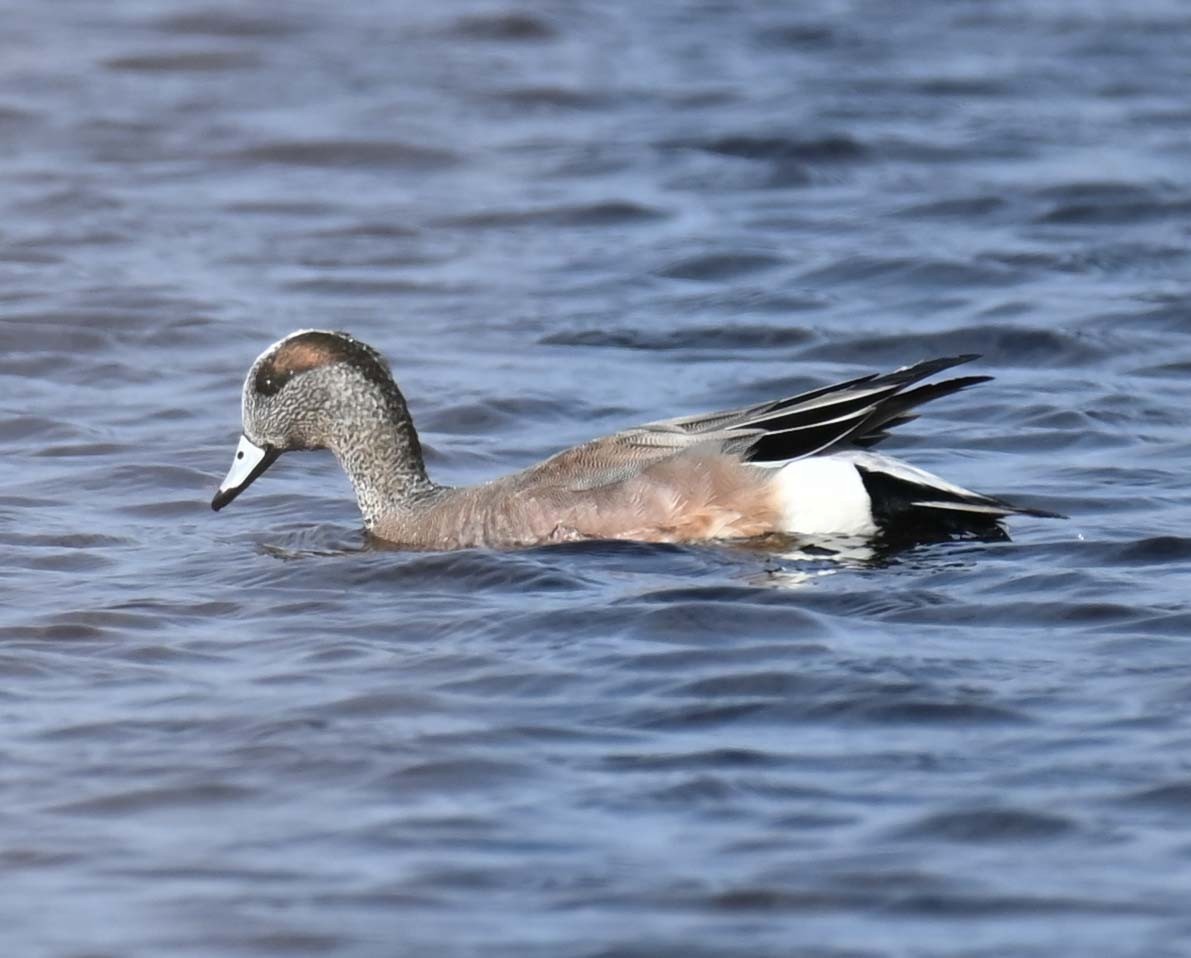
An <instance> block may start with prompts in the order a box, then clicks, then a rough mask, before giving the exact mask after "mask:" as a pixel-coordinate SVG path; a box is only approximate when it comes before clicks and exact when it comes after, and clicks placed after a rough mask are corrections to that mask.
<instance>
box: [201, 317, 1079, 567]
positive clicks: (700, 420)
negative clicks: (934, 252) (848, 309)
mask: <svg viewBox="0 0 1191 958" xmlns="http://www.w3.org/2000/svg"><path fill="white" fill-rule="evenodd" d="M975 358H976V357H975V356H954V357H950V358H946V359H932V360H927V361H925V362H919V363H915V364H914V365H912V366H905V367H903V368H901V369H897V370H894V371H893V372H891V373H886V374H884V375H877V374H875V373H874V374H870V375H868V376H861V377H860V378H858V379H851V380H849V381H847V382H843V383H839V384H837V385H834V386H826V387H824V388H822V389H815V390H812V391H811V392H806V393H802V394H801V395H798V396H793V397H791V398H789V399H778V400H774V401H771V402H765V403H761V404H760V405H757V406H750V407H748V408H746V409H734V410H729V411H725V412H717V413H711V414H708V415H701V416H688V417H685V418H681V419H668V420H665V421H662V422H654V423H649V424H647V425H644V426H637V427H635V428H632V429H626V430H625V431H624V432H618V433H616V434H614V435H611V436H605V437H603V438H601V439H594V440H592V441H591V442H587V443H584V444H583V445H580V446H576V447H574V448H572V449H567V450H564V451H562V452H560V453H558V454H557V455H554V456H552V457H551V458H549V459H547V460H545V461H544V462H540V463H538V464H537V465H535V466H531V467H529V468H528V469H526V470H524V471H522V472H518V473H514V474H513V475H510V476H505V477H503V478H500V479H495V480H493V481H492V482H488V483H485V484H483V485H479V486H468V487H463V488H451V487H448V486H440V485H438V484H437V483H435V482H433V481H432V480H431V479H430V477H429V476H428V475H427V474H426V466H425V464H424V462H423V460H422V448H421V445H420V443H419V442H418V434H417V432H416V431H415V430H414V424H413V422H412V420H411V419H410V416H409V411H408V410H407V408H406V405H405V399H404V398H403V397H402V395H401V391H400V390H399V389H398V388H397V384H396V383H395V382H394V381H393V377H392V374H391V373H390V372H389V366H388V364H387V363H386V362H385V360H384V359H383V358H382V357H381V355H380V353H378V352H377V351H376V350H375V349H373V348H372V347H371V346H368V345H366V344H365V343H362V342H360V341H359V340H357V339H353V338H352V337H351V336H349V335H348V334H346V333H341V332H323V331H319V330H301V331H299V332H296V333H292V334H290V335H289V336H286V337H285V338H284V339H282V340H281V341H280V342H277V343H274V344H273V345H272V346H270V347H269V348H268V349H266V350H265V351H264V352H263V353H262V354H261V355H260V356H259V357H258V358H257V360H256V362H255V363H253V364H252V368H251V369H250V370H249V371H248V377H247V379H246V380H245V382H244V397H243V418H244V434H243V436H242V437H241V439H240V444H239V446H238V448H237V449H236V455H235V460H234V461H233V462H232V467H231V470H230V471H229V472H228V474H227V478H226V479H224V481H223V483H222V485H220V487H219V491H218V492H217V493H216V495H215V498H214V499H213V500H212V502H211V507H212V508H213V509H217V510H218V509H221V508H223V507H224V506H225V505H227V504H228V503H229V502H231V501H232V500H233V499H234V498H235V497H236V496H238V495H239V494H240V493H241V492H243V491H244V489H245V488H246V487H247V486H248V485H249V484H250V483H251V482H252V481H253V480H254V479H256V478H257V476H259V475H260V474H261V473H263V472H264V471H265V470H266V469H267V468H268V467H269V466H270V465H271V464H272V463H273V462H274V461H275V460H276V459H277V457H278V456H279V455H281V453H283V452H288V451H290V450H293V449H320V448H327V449H330V450H331V451H332V452H334V453H335V455H336V456H337V457H338V458H339V462H340V463H341V464H342V466H343V469H344V471H345V472H346V473H347V475H348V478H349V479H350V480H351V483H352V486H353V487H354V488H355V492H356V499H357V500H358V501H359V504H360V511H361V512H362V513H363V515H364V523H365V525H366V526H367V527H368V529H369V530H370V531H371V532H372V534H373V535H375V536H377V537H378V538H381V539H384V540H387V541H390V542H394V543H399V544H402V545H406V546H410V547H413V548H422V549H455V548H462V547H468V546H494V547H502V546H522V545H532V544H537V543H547V542H561V541H568V540H574V539H589V538H595V539H639V540H647V541H652V542H678V541H695V540H701V539H737V538H745V537H750V536H759V535H764V534H767V533H787V534H791V535H809V536H824V535H848V536H864V535H872V534H875V533H878V532H879V531H881V530H882V529H887V528H890V527H893V526H897V525H903V526H904V525H907V524H908V525H909V526H910V527H911V528H913V527H914V526H921V527H923V528H931V529H939V528H941V529H944V530H963V529H976V530H980V529H986V530H987V529H995V528H998V527H997V521H998V520H1000V519H1002V518H1004V517H1005V516H1008V515H1014V514H1023V515H1030V516H1054V515H1055V514H1054V513H1049V512H1045V511H1043V510H1041V509H1028V508H1021V507H1019V506H1015V505H1011V504H1010V503H1008V502H1004V501H1003V500H1000V499H994V498H992V497H990V496H984V495H980V494H979V493H976V492H971V491H970V490H968V489H963V488H961V487H960V486H956V485H953V484H951V483H949V482H945V481H944V480H942V479H939V478H938V477H936V476H933V475H931V474H930V473H928V472H924V471H923V470H921V469H917V468H915V467H913V466H909V465H906V464H905V463H903V462H899V461H898V460H896V459H892V458H890V457H888V456H883V455H880V454H878V453H874V452H871V451H869V450H870V448H871V447H872V446H874V445H876V444H877V443H878V442H880V441H881V440H882V439H884V438H885V436H886V435H887V433H888V431H889V430H890V429H892V428H893V427H895V426H898V425H901V424H902V423H904V422H907V421H908V420H910V419H913V418H915V417H914V415H913V414H912V412H911V410H913V409H914V408H915V407H916V406H919V405H921V404H922V403H925V402H929V401H930V400H932V399H938V398H939V397H940V396H947V395H950V394H951V393H954V392H957V391H958V390H960V389H963V388H965V387H966V386H971V385H974V384H975V383H979V382H984V381H986V380H987V379H989V378H991V377H988V376H964V377H961V378H958V379H948V380H945V381H943V382H936V383H931V384H927V385H920V386H917V387H916V388H913V389H911V388H910V387H911V386H913V385H914V384H915V383H919V382H920V381H921V380H923V379H925V378H926V377H928V376H931V375H933V374H935V373H938V372H941V371H942V370H944V369H949V368H951V367H952V366H956V365H958V364H960V363H966V362H968V361H969V360H972V359H975Z"/></svg>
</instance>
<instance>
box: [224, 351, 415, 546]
mask: <svg viewBox="0 0 1191 958" xmlns="http://www.w3.org/2000/svg"><path fill="white" fill-rule="evenodd" d="M242 412H243V420H244V434H243V435H242V436H241V437H240V443H239V445H238V446H237V447H236V455H235V459H234V460H233V461H232V467H231V469H230V470H229V471H228V474H227V478H225V479H224V480H223V482H222V484H221V485H220V486H219V490H218V491H217V492H216V493H215V498H214V499H212V500H211V508H212V509H215V510H219V509H222V508H223V507H224V506H226V505H227V504H228V503H229V502H231V501H232V500H233V499H235V498H236V496H238V495H239V494H240V493H241V492H243V491H244V490H245V489H246V488H247V487H248V486H249V485H250V484H251V483H252V482H253V481H254V480H255V479H256V478H257V477H258V476H260V475H261V474H262V473H263V472H264V471H265V470H266V469H268V468H269V466H271V465H272V464H273V462H275V461H276V459H277V457H278V456H280V455H281V453H283V452H289V451H292V450H297V449H330V450H332V451H333V452H334V453H335V455H336V456H337V457H338V458H339V461H340V462H341V463H342V464H343V467H344V469H345V471H346V472H347V474H348V477H349V478H350V479H351V481H352V485H353V486H354V487H355V490H356V497H357V499H358V500H359V502H360V509H361V511H362V512H363V513H364V518H365V522H366V523H368V524H369V525H371V524H372V521H373V520H374V518H375V516H376V513H377V511H378V510H379V508H380V505H381V503H383V502H384V501H386V500H387V499H393V498H396V499H400V498H401V497H402V496H408V495H409V494H411V493H412V492H414V491H416V490H418V489H419V488H421V487H424V486H429V480H428V479H427V478H426V471H425V467H424V465H423V463H422V449H421V446H420V444H419V442H418V437H417V433H416V432H415V431H414V428H413V423H412V422H411V421H410V418H409V412H408V410H407V409H406V406H405V399H404V398H403V397H402V395H401V392H400V390H399V389H398V388H397V384H396V383H395V382H393V377H392V374H391V373H390V372H389V366H388V364H387V363H386V362H385V360H384V358H383V357H382V356H381V355H380V353H378V352H377V351H376V350H375V349H373V348H372V347H371V346H369V345H367V344H366V343H362V342H360V341H359V340H358V339H355V338H354V337H352V336H350V335H348V334H347V333H342V332H328V331H324V330H315V329H304V330H300V331H298V332H296V333H291V334H290V335H289V336H286V337H285V338H284V339H282V340H280V341H278V342H276V343H274V344H273V345H272V346H270V347H269V348H268V349H266V350H265V351H264V352H263V353H261V355H260V356H258V357H257V359H256V361H255V362H254V363H253V364H252V367H251V368H250V369H249V370H248V375H247V377H246V378H245V380H244V393H243V405H242Z"/></svg>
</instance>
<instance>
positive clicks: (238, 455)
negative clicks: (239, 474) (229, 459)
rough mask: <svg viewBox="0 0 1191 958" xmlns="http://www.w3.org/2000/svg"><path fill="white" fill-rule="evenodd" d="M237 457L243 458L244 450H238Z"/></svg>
mask: <svg viewBox="0 0 1191 958" xmlns="http://www.w3.org/2000/svg"><path fill="white" fill-rule="evenodd" d="M236 458H237V459H243V458H244V453H243V452H242V451H241V452H238V453H236Z"/></svg>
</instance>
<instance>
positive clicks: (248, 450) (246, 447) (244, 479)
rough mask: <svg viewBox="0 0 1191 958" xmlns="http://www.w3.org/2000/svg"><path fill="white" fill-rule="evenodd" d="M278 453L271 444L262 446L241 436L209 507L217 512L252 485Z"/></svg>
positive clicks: (271, 463)
mask: <svg viewBox="0 0 1191 958" xmlns="http://www.w3.org/2000/svg"><path fill="white" fill-rule="evenodd" d="M280 455H281V453H280V452H279V451H278V450H276V449H274V448H273V447H272V446H265V447H263V448H262V447H260V446H258V445H257V444H256V443H254V442H252V441H251V440H250V439H249V438H248V437H247V436H241V437H240V444H239V445H238V446H236V458H235V459H233V460H232V467H231V469H229V470H228V473H227V478H226V479H224V480H223V482H222V483H220V485H219V491H218V492H216V493H215V498H214V499H212V500H211V508H212V509H214V510H215V511H216V512H218V511H219V510H220V509H222V508H223V507H224V506H226V505H227V504H228V503H229V502H231V501H232V500H233V499H235V498H236V496H238V495H239V494H240V493H241V492H243V491H244V490H245V489H247V488H248V487H249V486H250V485H252V481H253V480H254V479H256V477H257V476H259V475H260V474H261V473H262V472H264V471H265V470H266V469H268V468H269V467H270V466H271V465H273V463H274V462H275V461H276V459H277V457H278V456H280Z"/></svg>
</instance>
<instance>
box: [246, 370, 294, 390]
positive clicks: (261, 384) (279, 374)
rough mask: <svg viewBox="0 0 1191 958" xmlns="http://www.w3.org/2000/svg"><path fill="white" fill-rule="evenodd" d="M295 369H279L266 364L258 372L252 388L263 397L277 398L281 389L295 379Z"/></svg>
mask: <svg viewBox="0 0 1191 958" xmlns="http://www.w3.org/2000/svg"><path fill="white" fill-rule="evenodd" d="M295 372H297V370H294V369H278V368H277V367H276V366H274V365H273V364H272V363H265V364H264V365H262V366H261V368H260V369H258V370H257V371H256V379H254V380H253V383H252V388H253V389H255V390H256V391H257V392H258V393H260V395H262V396H275V395H277V393H279V392H280V391H281V387H282V386H284V385H285V384H286V383H287V382H289V381H290V380H291V379H293V378H294V373H295Z"/></svg>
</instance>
